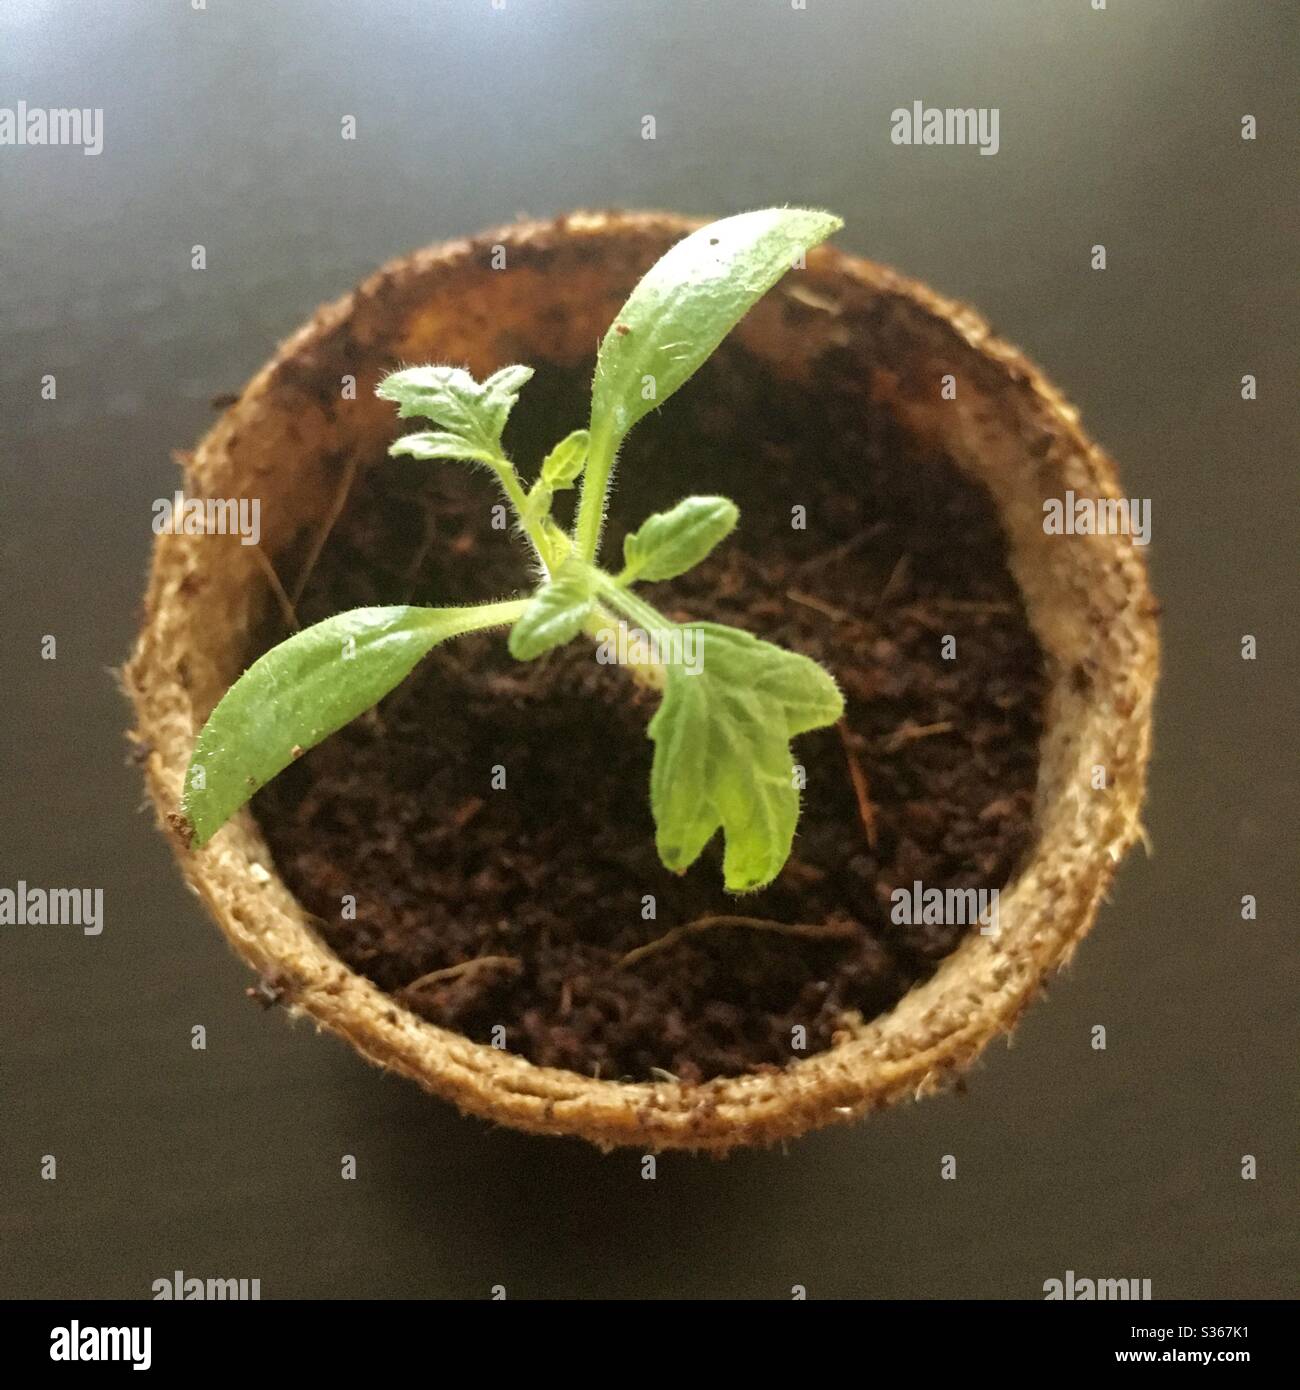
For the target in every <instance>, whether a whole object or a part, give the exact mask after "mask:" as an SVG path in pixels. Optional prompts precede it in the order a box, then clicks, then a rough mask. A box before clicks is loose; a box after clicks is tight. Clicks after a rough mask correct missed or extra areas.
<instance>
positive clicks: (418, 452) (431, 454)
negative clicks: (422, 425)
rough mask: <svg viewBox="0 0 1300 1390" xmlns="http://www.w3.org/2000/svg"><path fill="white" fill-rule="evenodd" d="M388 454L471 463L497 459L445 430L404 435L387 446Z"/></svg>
mask: <svg viewBox="0 0 1300 1390" xmlns="http://www.w3.org/2000/svg"><path fill="white" fill-rule="evenodd" d="M388 452H389V453H390V454H391V455H392V456H393V457H394V458H396V457H397V456H398V455H399V454H409V455H410V456H411V458H417V459H465V460H467V461H469V462H472V463H495V462H496V459H497V455H496V454H495V453H493V452H492V451H491V450H489V449H486V448H484V446H483V445H482V444H473V443H471V442H470V441H469V440H468V439H462V438H461V436H460V435H458V434H450V433H448V432H447V431H445V430H421V431H419V432H418V433H416V434H404V435H403V436H402V437H401V438H400V439H395V440H394V441H393V442H392V443H391V444H390V445H389V446H388Z"/></svg>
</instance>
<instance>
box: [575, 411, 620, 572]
mask: <svg viewBox="0 0 1300 1390" xmlns="http://www.w3.org/2000/svg"><path fill="white" fill-rule="evenodd" d="M617 452H618V443H617V441H616V440H615V439H614V438H613V436H612V435H611V434H610V431H609V429H608V428H605V429H601V430H597V429H593V430H592V432H591V439H590V441H589V443H588V445H587V466H586V468H585V469H584V470H583V473H582V492H581V495H580V496H579V498H578V519H577V521H576V522H575V523H574V527H573V541H574V546H575V548H576V550H577V552H578V555H579V556H580V557H581V558H582V559H583V560H586V561H588V562H590V563H594V562H595V559H596V555H597V553H598V552H599V550H600V529H601V526H602V525H603V524H604V521H605V498H606V495H607V494H608V492H609V478H610V474H611V473H612V472H613V471H614V455H615V454H616V453H617Z"/></svg>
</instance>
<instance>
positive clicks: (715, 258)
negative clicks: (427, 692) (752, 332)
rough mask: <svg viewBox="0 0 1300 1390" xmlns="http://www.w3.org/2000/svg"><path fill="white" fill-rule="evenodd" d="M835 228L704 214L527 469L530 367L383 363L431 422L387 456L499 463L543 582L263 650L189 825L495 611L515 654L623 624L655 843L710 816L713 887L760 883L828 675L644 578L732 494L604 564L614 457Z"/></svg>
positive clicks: (685, 565) (671, 848) (708, 534)
mask: <svg viewBox="0 0 1300 1390" xmlns="http://www.w3.org/2000/svg"><path fill="white" fill-rule="evenodd" d="M842 225H843V224H842V223H841V221H840V219H839V218H837V217H834V216H832V215H831V214H829V213H825V212H813V211H807V210H804V209H798V208H788V209H783V208H773V209H768V210H766V211H762V212H748V213H743V214H741V215H740V216H738V217H728V218H725V219H723V220H722V221H720V222H714V223H712V224H710V225H709V226H707V227H703V228H701V229H700V230H699V231H697V232H694V233H692V234H691V235H690V236H688V237H686V238H684V239H683V240H682V241H680V242H678V243H677V244H676V245H675V246H673V247H672V249H671V250H669V251H668V252H667V254H665V255H664V256H663V257H662V258H661V259H660V260H659V261H658V262H657V263H656V264H655V265H654V266H652V267H651V269H650V271H649V272H648V273H647V274H646V276H645V277H644V279H642V280H641V282H640V284H638V285H637V287H636V289H634V290H633V291H632V295H631V297H630V298H629V299H628V301H627V303H626V304H624V306H623V308H622V309H621V310H620V311H619V314H618V316H617V318H616V319H615V320H614V323H613V324H612V325H611V327H610V329H609V331H608V333H606V335H605V338H604V341H603V342H602V343H601V345H600V351H599V353H598V355H597V358H596V374H595V380H594V382H593V384H592V392H591V417H590V420H589V423H588V426H587V428H586V429H579V430H575V431H574V432H573V433H572V434H570V435H568V436H567V437H566V438H564V439H562V440H561V441H560V442H559V443H558V444H557V445H556V446H555V448H554V449H552V450H551V452H550V453H549V454H548V455H547V456H546V458H545V459H544V460H543V462H542V464H541V468H540V469H539V470H538V473H537V476H536V478H535V480H534V481H533V483H532V484H531V486H528V487H525V485H524V483H523V482H522V481H521V479H520V477H519V474H518V473H517V471H516V469H515V466H514V464H513V463H512V462H511V461H510V459H509V458H507V456H506V454H505V451H504V449H503V446H502V443H501V436H502V431H503V430H504V428H505V424H506V420H507V418H508V416H509V414H510V411H511V410H512V409H513V407H514V405H515V402H516V401H517V400H518V397H519V392H520V389H521V388H522V387H523V386H524V384H525V383H526V382H527V381H528V379H529V378H530V377H531V376H532V374H533V369H532V368H531V367H524V366H512V367H504V368H502V370H501V371H499V372H496V373H494V374H493V375H492V376H490V377H488V378H487V379H486V380H485V381H481V382H479V381H475V380H474V378H473V377H472V376H470V374H469V373H468V372H466V371H463V370H462V369H460V368H458V367H409V368H406V369H404V370H402V371H397V372H393V373H392V374H391V375H389V376H387V377H385V378H384V380H383V381H382V382H381V383H380V385H379V388H378V393H379V395H380V396H381V397H383V399H385V400H388V401H392V402H394V403H395V404H396V406H397V413H398V415H399V416H400V417H401V418H403V419H409V418H411V417H419V418H421V419H425V420H428V421H429V422H431V423H432V425H433V426H435V428H433V429H428V430H422V431H420V432H418V433H415V434H408V435H404V436H403V437H402V438H400V439H398V440H397V441H396V443H394V444H393V445H392V447H391V448H390V449H389V453H390V454H395V455H408V456H410V457H412V458H416V459H427V460H448V459H459V460H462V461H465V462H468V463H472V464H477V465H481V466H482V467H485V468H487V469H489V470H490V471H491V472H492V473H493V474H495V475H496V478H497V481H498V483H499V484H500V486H501V488H502V490H503V491H504V493H505V495H506V498H507V500H508V502H509V504H510V506H511V508H512V510H513V512H514V515H515V519H516V523H517V528H518V531H519V533H520V534H521V537H522V539H523V540H524V542H525V543H526V544H527V545H528V546H529V547H530V548H531V550H532V552H533V555H534V557H535V559H536V563H537V573H538V580H539V582H538V584H537V587H536V589H535V590H534V591H533V592H532V593H531V594H530V595H529V596H527V597H525V598H510V599H501V600H499V601H497V602H494V603H484V604H479V605H475V606H472V607H458V608H423V607H411V606H401V607H393V608H357V609H353V610H352V611H351V612H348V613H340V614H338V615H337V616H335V617H333V618H327V619H326V620H325V621H324V622H321V623H317V624H316V625H315V626H314V627H310V628H307V629H305V630H304V631H302V632H299V633H297V634H295V635H294V636H293V637H290V638H289V639H288V640H287V641H285V642H282V643H281V644H280V645H279V646H278V647H275V648H274V649H273V650H272V651H269V652H267V653H266V655H265V656H263V657H261V658H260V659H259V660H258V661H256V662H254V664H253V665H252V666H250V667H249V669H248V670H247V671H245V672H244V674H243V675H242V676H241V677H240V678H239V680H237V681H236V682H235V684H234V685H233V686H231V688H230V689H229V690H228V691H227V692H226V694H225V696H224V698H223V699H222V700H221V703H220V704H218V705H217V707H216V709H215V710H213V712H212V716H211V718H209V720H208V722H207V723H206V724H205V725H204V727H203V731H202V732H201V733H200V735H199V738H198V741H197V743H196V744H195V748H194V754H193V757H192V759H191V762H190V766H189V770H188V772H187V774H186V779H185V795H184V807H183V809H184V813H185V817H186V820H187V822H188V825H189V827H190V831H191V842H192V843H193V844H195V845H203V844H205V843H206V842H207V841H208V840H209V839H211V838H212V836H213V835H214V834H215V833H216V831H217V830H218V829H220V827H221V826H222V825H224V824H225V822H226V821H227V820H228V819H229V818H230V817H231V816H232V815H233V814H234V813H235V812H236V811H237V810H238V809H239V808H240V807H241V806H242V805H243V804H244V803H245V802H246V801H248V799H249V798H250V797H251V796H252V795H253V794H254V793H255V792H256V791H257V790H258V789H259V788H260V787H262V786H264V785H265V784H266V783H267V782H269V781H270V780H271V778H272V777H274V776H275V775H276V774H277V773H279V772H280V771H281V770H282V769H284V768H285V767H287V766H288V765H289V763H290V762H292V761H293V760H294V759H295V758H296V757H298V756H299V755H300V754H301V753H302V752H304V751H305V750H306V749H308V748H311V747H312V746H314V745H315V744H317V743H319V742H320V741H321V740H322V739H324V738H326V737H328V735H330V734H332V733H333V732H334V731H335V730H337V729H340V728H342V727H343V725H345V724H346V723H348V722H349V721H350V720H352V719H355V718H356V716H357V715H359V714H361V713H363V712H364V711H365V710H367V709H369V708H370V707H371V706H372V705H374V704H376V703H377V702H378V701H379V700H380V699H382V698H383V697H384V696H385V695H387V694H388V692H389V691H390V690H392V689H393V688H394V687H395V686H396V685H398V684H399V683H400V682H401V681H402V680H403V679H404V678H405V677H406V676H407V675H409V674H410V672H411V670H412V669H413V668H414V667H415V665H416V664H417V663H418V662H419V661H420V660H421V658H422V657H424V656H426V655H427V654H428V653H429V652H430V651H431V650H432V649H433V648H434V647H436V646H437V645H438V644H439V643H440V642H445V641H447V639H448V638H451V637H457V636H459V635H461V634H462V633H466V632H477V631H480V630H482V629H486V628H507V629H509V637H508V645H509V649H510V652H511V654H512V655H513V656H514V657H516V658H517V659H518V660H520V661H533V660H536V659H537V658H538V657H540V656H542V655H544V654H545V653H546V652H549V651H551V650H552V649H553V648H556V647H559V646H562V645H564V644H565V643H567V642H571V641H573V640H575V639H576V638H578V637H579V636H585V637H586V638H589V639H591V640H593V641H596V642H605V643H609V642H610V634H611V631H612V630H619V629H620V628H621V631H620V638H621V639H623V640H620V641H619V643H618V647H619V650H620V651H625V652H629V653H632V656H631V657H630V662H631V665H630V669H631V671H632V674H633V675H634V676H636V677H637V678H638V679H640V680H641V681H643V682H644V683H646V684H649V685H652V686H653V687H654V688H655V689H657V690H658V691H659V692H660V697H661V698H660V704H659V708H658V709H657V710H656V712H655V714H654V716H653V718H652V719H651V720H650V724H649V729H648V733H649V736H650V738H651V739H652V740H653V742H654V757H653V762H652V766H651V772H650V805H651V809H652V811H653V813H654V819H655V843H656V846H657V848H658V851H659V857H660V858H661V859H662V860H663V862H664V864H665V865H666V866H667V867H668V868H669V869H671V870H673V871H674V872H677V873H684V872H685V871H686V870H687V869H688V868H689V867H690V866H691V864H693V863H694V862H695V860H696V859H698V858H699V856H700V854H701V853H702V852H703V850H704V847H705V846H706V845H707V844H708V843H709V841H710V840H711V839H712V838H713V836H714V835H715V833H716V832H717V831H718V829H719V828H721V830H722V832H723V836H724V840H725V848H724V855H723V877H724V880H725V882H726V886H727V888H728V889H729V890H730V891H732V892H736V893H740V892H746V891H749V890H752V889H756V888H761V887H763V886H764V885H765V884H768V883H770V882H771V881H772V880H773V879H774V878H775V877H776V875H777V874H778V873H779V872H780V870H781V867H782V865H783V864H784V863H785V861H786V860H787V859H788V858H789V855H790V848H791V845H792V843H793V840H794V831H795V825H796V823H797V821H798V818H799V792H798V787H797V781H796V777H795V770H794V760H793V754H792V751H791V746H790V740H791V739H792V738H794V737H795V736H796V735H798V734H801V733H805V732H807V731H808V730H811V729H817V728H821V727H822V726H823V725H827V724H832V723H834V722H835V721H836V720H837V719H838V718H839V717H840V714H841V713H842V711H843V700H842V698H841V696H840V692H839V690H838V689H837V687H836V685H835V682H834V680H833V679H832V678H831V677H830V675H829V674H828V673H827V672H826V671H825V670H823V669H822V667H820V666H819V665H818V664H817V663H816V662H814V661H810V660H809V659H808V658H807V657H805V656H800V655H797V654H795V653H793V652H787V651H784V650H782V649H781V648H780V647H776V646H773V645H772V644H771V643H769V642H764V641H760V640H759V639H758V638H757V637H754V636H751V635H750V634H749V633H747V632H742V631H740V630H739V629H737V628H733V627H725V626H723V625H721V624H719V623H706V622H701V623H688V624H677V623H673V622H670V621H669V620H668V619H667V618H666V617H664V615H663V614H662V613H660V612H658V610H656V609H655V608H654V607H653V606H652V605H651V604H650V603H649V602H648V601H647V600H646V599H645V598H644V597H643V596H642V594H641V592H640V591H639V589H638V585H640V584H645V583H653V582H655V581H659V580H665V579H673V578H675V577H676V576H677V575H680V574H684V573H685V572H686V571H687V570H689V569H692V568H693V567H694V566H695V565H697V564H699V563H700V561H702V560H703V559H704V558H705V556H707V555H708V554H709V553H710V551H712V550H713V548H714V547H715V546H716V545H717V544H718V543H719V542H720V541H721V540H723V539H724V538H725V537H726V536H727V535H729V534H730V532H731V531H732V530H733V529H734V527H735V525H736V522H737V519H738V513H737V509H736V507H735V505H734V503H732V502H731V501H729V500H728V499H727V498H725V497H687V498H686V499H684V500H683V501H681V502H678V503H677V505H676V506H674V507H671V508H670V509H669V510H668V511H666V512H658V513H656V514H655V515H653V516H651V517H648V518H647V519H646V520H645V522H643V523H642V525H641V527H640V528H639V529H638V530H637V531H635V532H633V533H632V534H631V535H629V536H628V537H627V538H626V540H625V542H624V545H623V565H622V568H621V569H620V570H618V571H617V572H612V571H610V570H606V569H602V568H601V567H600V566H599V564H598V563H597V561H598V556H599V551H600V539H601V529H602V524H603V520H604V515H605V508H606V503H607V501H608V494H609V488H610V480H611V477H612V474H613V471H614V461H615V458H616V457H617V455H618V451H619V449H620V448H621V446H622V444H623V441H624V440H625V439H626V438H627V436H628V433H629V432H630V431H631V429H632V428H633V426H634V425H635V424H636V423H637V421H639V420H640V419H641V418H642V417H643V416H644V415H646V414H647V413H648V412H649V411H651V410H653V409H655V408H656V407H657V406H659V405H661V404H662V403H663V402H664V401H665V400H667V398H668V397H669V396H671V395H672V394H673V392H674V391H676V390H677V389H678V388H679V387H680V386H682V385H683V384H684V383H685V382H686V381H687V380H688V379H689V378H690V377H691V376H692V375H693V374H694V372H695V371H696V370H697V369H698V368H699V367H700V366H701V365H702V364H703V363H704V362H705V361H706V360H707V359H708V358H709V356H710V355H711V354H712V353H713V351H714V350H715V349H716V348H717V346H718V344H719V343H720V342H721V341H722V340H723V338H724V337H726V335H727V334H728V333H729V332H730V331H731V329H732V328H733V327H734V326H735V325H736V323H738V322H739V320H740V319H741V318H742V317H743V316H744V315H745V313H746V312H747V311H748V310H749V308H750V307H751V306H752V305H753V304H754V303H755V302H756V301H757V300H758V299H760V298H761V297H762V296H763V295H764V294H765V293H766V292H767V291H768V290H769V289H771V287H772V286H773V285H774V284H775V283H776V282H777V281H778V280H779V279H780V278H781V276H782V275H783V274H784V273H785V272H786V271H787V270H788V269H790V268H791V266H792V264H794V262H795V260H796V258H798V257H799V256H801V255H802V253H803V252H804V251H805V250H806V249H807V248H809V247H811V246H814V245H816V244H817V243H818V242H820V241H822V240H824V239H825V238H826V237H828V236H829V235H831V233H832V232H834V231H836V230H838V228H839V227H841V226H842ZM575 487H577V488H579V496H578V505H577V515H576V519H575V522H574V524H573V527H572V530H571V531H566V530H564V529H563V528H562V527H561V526H560V524H559V523H558V522H557V521H556V520H555V519H554V518H553V516H552V507H553V504H554V501H555V498H556V495H557V494H558V493H561V492H564V491H567V490H570V489H573V488H575ZM629 637H630V638H631V641H628V640H626V639H628V638H629ZM686 639H689V640H686ZM684 652H689V653H690V658H689V659H683V657H682V653H684Z"/></svg>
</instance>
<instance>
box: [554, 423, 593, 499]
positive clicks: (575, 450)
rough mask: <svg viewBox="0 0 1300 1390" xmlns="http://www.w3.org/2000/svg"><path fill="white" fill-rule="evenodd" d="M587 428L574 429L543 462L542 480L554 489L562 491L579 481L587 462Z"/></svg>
mask: <svg viewBox="0 0 1300 1390" xmlns="http://www.w3.org/2000/svg"><path fill="white" fill-rule="evenodd" d="M588 438H589V436H588V433H587V431H586V430H574V431H573V433H572V434H569V435H565V437H564V438H563V439H561V440H560V442H559V443H558V444H557V445H556V446H555V448H554V449H552V450H551V452H550V453H549V454H547V456H546V459H545V461H544V462H543V463H542V481H543V482H544V483H545V484H546V485H547V486H548V487H549V488H550V489H551V490H552V491H553V492H562V491H564V489H565V488H570V487H572V486H573V485H574V483H576V482H577V481H578V475H579V474H580V473H581V472H582V469H583V466H584V465H585V464H586V462H587V440H588Z"/></svg>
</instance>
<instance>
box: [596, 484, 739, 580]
mask: <svg viewBox="0 0 1300 1390" xmlns="http://www.w3.org/2000/svg"><path fill="white" fill-rule="evenodd" d="M739 516H740V513H739V511H738V510H737V509H736V504H735V503H734V502H732V501H730V500H729V499H728V498H726V497H686V498H683V500H682V501H680V502H678V504H677V505H676V506H675V507H671V508H669V510H668V511H666V512H655V514H654V515H653V516H648V517H647V518H646V519H645V520H644V521H643V522H642V523H641V525H640V527H638V529H637V530H635V531H634V532H633V533H632V534H631V535H630V536H626V537H624V540H623V562H624V571H623V579H624V581H625V582H627V583H631V582H632V581H633V580H636V579H648V580H657V579H675V578H676V577H677V576H678V575H679V574H685V573H686V571H687V570H689V569H693V568H694V567H695V566H696V565H698V564H699V563H700V561H701V560H703V559H704V557H705V556H706V555H707V554H708V553H709V551H711V550H712V549H713V547H714V546H715V545H717V544H718V542H719V541H721V540H724V539H725V538H726V537H727V536H729V535H730V534H731V532H732V531H733V530H735V527H736V521H737V520H738V518H739Z"/></svg>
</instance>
